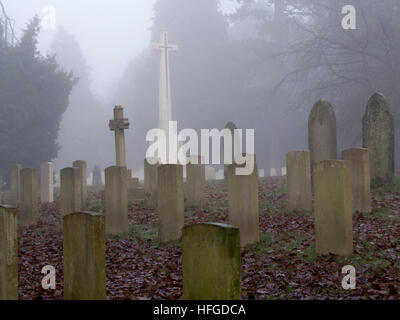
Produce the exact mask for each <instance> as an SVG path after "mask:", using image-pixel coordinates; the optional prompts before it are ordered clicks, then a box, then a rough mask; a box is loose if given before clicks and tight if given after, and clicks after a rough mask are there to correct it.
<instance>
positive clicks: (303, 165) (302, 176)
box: [286, 151, 312, 211]
mask: <svg viewBox="0 0 400 320" xmlns="http://www.w3.org/2000/svg"><path fill="white" fill-rule="evenodd" d="M286 165H287V189H288V196H289V199H288V208H289V210H291V211H311V210H312V193H311V173H310V168H311V167H310V152H309V151H292V152H288V153H287V155H286Z"/></svg>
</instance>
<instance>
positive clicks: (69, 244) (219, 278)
mask: <svg viewBox="0 0 400 320" xmlns="http://www.w3.org/2000/svg"><path fill="white" fill-rule="evenodd" d="M17 220H18V219H17V210H16V208H15V207H9V206H4V205H0V253H1V259H0V279H1V281H0V300H17V299H18V237H17V235H18V229H17V228H18V221H17ZM105 229H106V228H105V217H104V216H103V215H101V214H97V213H91V212H76V213H71V214H68V215H66V216H64V217H63V260H64V299H66V300H104V299H106V245H105V243H106V230H105ZM182 251H183V256H182V267H183V298H184V299H190V300H192V299H200V300H203V299H240V294H241V280H240V279H241V276H240V274H241V261H240V259H241V258H240V233H239V230H238V229H237V228H233V227H230V226H226V225H218V224H200V225H191V226H187V227H185V228H184V229H183V237H182ZM198 279H201V281H198Z"/></svg>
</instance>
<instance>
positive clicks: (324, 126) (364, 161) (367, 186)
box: [286, 94, 394, 255]
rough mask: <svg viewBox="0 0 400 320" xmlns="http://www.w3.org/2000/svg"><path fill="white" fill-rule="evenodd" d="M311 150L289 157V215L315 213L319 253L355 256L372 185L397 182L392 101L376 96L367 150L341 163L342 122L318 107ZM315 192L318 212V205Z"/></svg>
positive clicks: (367, 118) (347, 154)
mask: <svg viewBox="0 0 400 320" xmlns="http://www.w3.org/2000/svg"><path fill="white" fill-rule="evenodd" d="M308 126H309V150H310V151H293V152H289V153H288V154H287V159H286V162H287V186H288V197H289V199H288V206H289V210H297V211H311V210H312V209H314V223H315V237H316V252H317V253H319V254H328V253H333V254H338V255H350V254H352V252H353V234H352V213H353V212H362V213H370V212H371V185H373V186H378V185H382V184H384V183H390V182H392V181H393V179H394V118H393V115H392V114H391V112H390V110H389V106H388V103H387V101H386V98H385V97H384V96H383V95H381V94H374V95H373V96H372V97H371V98H370V100H369V101H368V104H367V108H366V114H365V115H364V117H363V147H364V148H352V149H347V150H344V151H343V152H342V160H336V159H337V138H336V117H335V113H334V110H333V108H332V106H331V105H330V104H329V103H328V102H326V101H323V100H320V101H318V102H317V103H316V104H315V105H314V107H313V108H312V110H311V113H310V116H309V123H308ZM312 190H314V208H313V204H312Z"/></svg>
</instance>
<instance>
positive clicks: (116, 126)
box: [109, 106, 129, 167]
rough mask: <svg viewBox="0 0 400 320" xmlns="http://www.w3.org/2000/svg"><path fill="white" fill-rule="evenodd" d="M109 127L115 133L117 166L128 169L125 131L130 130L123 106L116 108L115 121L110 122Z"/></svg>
mask: <svg viewBox="0 0 400 320" xmlns="http://www.w3.org/2000/svg"><path fill="white" fill-rule="evenodd" d="M109 126H110V130H111V131H115V153H116V158H117V166H120V167H126V152H125V135H124V130H126V129H129V120H128V119H126V118H124V109H123V108H122V107H121V106H115V108H114V120H110V123H109Z"/></svg>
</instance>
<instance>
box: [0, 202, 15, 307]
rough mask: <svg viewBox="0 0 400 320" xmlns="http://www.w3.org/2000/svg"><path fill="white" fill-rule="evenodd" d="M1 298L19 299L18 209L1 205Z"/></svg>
mask: <svg viewBox="0 0 400 320" xmlns="http://www.w3.org/2000/svg"><path fill="white" fill-rule="evenodd" d="M0 300H18V225H17V209H16V208H15V207H11V206H7V205H0Z"/></svg>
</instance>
